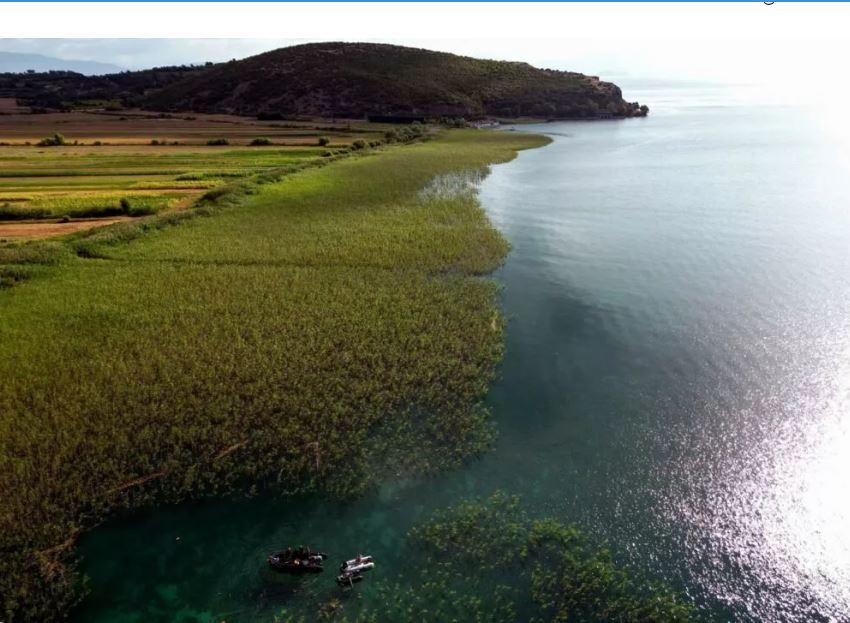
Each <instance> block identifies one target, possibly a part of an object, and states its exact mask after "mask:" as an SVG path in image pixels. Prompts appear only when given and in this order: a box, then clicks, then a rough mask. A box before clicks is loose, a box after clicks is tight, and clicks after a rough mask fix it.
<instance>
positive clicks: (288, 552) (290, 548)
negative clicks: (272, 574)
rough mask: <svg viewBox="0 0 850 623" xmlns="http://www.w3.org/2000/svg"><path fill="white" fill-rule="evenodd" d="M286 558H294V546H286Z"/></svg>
mask: <svg viewBox="0 0 850 623" xmlns="http://www.w3.org/2000/svg"><path fill="white" fill-rule="evenodd" d="M284 560H292V546H290V547H287V548H286V553H285V554H284Z"/></svg>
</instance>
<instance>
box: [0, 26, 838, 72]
mask: <svg viewBox="0 0 850 623" xmlns="http://www.w3.org/2000/svg"><path fill="white" fill-rule="evenodd" d="M718 34H721V33H718ZM309 40H312V41H318V40H319V39H309ZM362 40H370V41H384V42H388V43H398V44H402V45H412V46H417V47H426V48H431V49H437V50H444V51H449V52H456V53H461V54H468V55H472V56H479V57H485V58H496V59H503V60H522V61H527V62H530V63H532V64H534V65H537V66H543V67H549V68H553V69H569V70H574V71H581V72H584V73H591V74H598V75H601V76H602V77H604V78H605V77H607V78H612V79H613V78H620V79H622V78H624V77H625V78H628V77H632V78H640V79H646V78H651V79H656V80H675V81H681V80H686V81H697V82H699V81H721V82H733V83H747V84H749V83H768V84H776V83H779V82H781V81H783V80H787V79H788V77H789V76H792V75H801V74H803V73H805V74H807V75H810V76H817V77H820V76H821V75H822V74H823V73H824V72H826V71H829V70H831V68H833V67H834V66H835V65H836V62H837V61H839V62H841V63H842V64H843V60H842V59H844V58H847V53H848V47H850V46H848V45H847V42H846V41H836V40H829V39H826V40H819V39H817V38H813V39H805V38H798V39H765V38H762V39H759V40H755V39H728V38H724V37H723V36H717V37H716V38H695V39H692V40H688V39H683V38H675V39H674V38H665V37H664V36H663V35H662V36H659V33H654V34H653V33H649V34H648V36H646V37H635V38H630V39H623V38H619V37H617V38H613V37H608V36H606V35H605V33H604V32H600V33H599V34H598V36H596V37H594V38H585V37H582V38H574V37H573V38H569V39H567V38H563V39H561V38H535V39H529V38H475V39H466V40H461V39H441V38H406V39H393V38H383V39H374V38H363V39H362ZM306 41H308V39H0V50H2V51H7V52H34V53H39V54H45V55H47V56H55V57H58V58H62V59H72V60H94V61H104V62H109V63H113V64H116V65H119V66H121V67H124V68H127V69H141V68H145V67H151V66H155V65H171V64H183V63H201V62H204V61H224V60H229V59H231V58H243V57H246V56H250V55H252V54H257V53H260V52H264V51H266V50H270V49H274V48H277V47H281V46H286V45H293V44H296V43H302V42H306ZM841 73H843V71H842V72H841ZM838 75H839V74H833V76H832V77H833V79H840V78H838Z"/></svg>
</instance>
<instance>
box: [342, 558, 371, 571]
mask: <svg viewBox="0 0 850 623" xmlns="http://www.w3.org/2000/svg"><path fill="white" fill-rule="evenodd" d="M374 568H375V561H374V560H373V559H372V557H371V556H363V555H361V556H357V557H356V558H352V559H351V560H346V561H345V562H343V563H342V564H341V565H340V566H339V570H340V571H341V572H342V573H349V574H357V573H361V572H363V571H369V570H370V569H374Z"/></svg>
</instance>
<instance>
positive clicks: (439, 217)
mask: <svg viewBox="0 0 850 623" xmlns="http://www.w3.org/2000/svg"><path fill="white" fill-rule="evenodd" d="M543 142H545V140H544V139H542V138H540V137H533V136H529V135H518V134H517V135H515V134H508V133H486V132H476V131H457V132H450V133H448V134H446V135H444V136H442V137H441V138H439V139H438V140H433V141H430V142H426V143H419V144H414V145H410V146H404V147H392V148H385V149H382V150H379V151H373V150H369V149H364V150H362V151H358V153H357V154H356V155H355V156H354V157H349V158H346V159H342V160H338V161H334V160H335V158H328V159H323V160H322V163H330V165H329V166H322V167H313V168H306V167H305V168H303V170H300V172H295V171H296V167H297V166H298V165H290V166H292V167H293V168H291V169H280V168H279V169H275V170H274V172H273V173H269V174H268V175H267V176H265V177H260V178H255V179H254V180H253V181H251V182H247V181H246V182H234V183H233V184H231V185H228V186H224V187H220V188H213V189H211V190H209V191H207V194H206V195H205V198H204V199H202V200H201V201H200V202H199V204H198V207H197V208H194V209H192V210H190V211H189V212H187V213H186V214H187V215H188V216H180V214H181V213H174V214H170V215H169V214H164V215H160V216H155V217H152V219H153V220H152V221H150V222H148V223H146V224H145V222H144V221H140V222H139V223H140V224H136V223H132V224H129V225H128V224H121V225H117V226H114V227H108V228H104V229H102V230H99V231H97V232H95V233H91V234H88V235H86V236H83V237H77V238H74V239H71V240H68V241H65V242H61V243H38V244H31V245H18V246H14V247H10V246H7V247H3V246H0V269H3V270H5V271H7V273H8V274H7V277H6V279H7V280H8V281H11V280H13V279H15V280H16V281H15V283H14V284H13V287H8V288H5V289H3V290H0V499H3V500H4V504H3V505H2V507H0V551H3V556H2V557H0V597H1V598H2V603H0V613H2V614H4V616H5V618H4V620H6V621H29V620H39V621H42V620H51V619H57V618H61V617H62V616H63V615H64V614H65V613H67V612H68V610H69V608H71V607H72V606H73V604H74V603H75V602H76V601H77V600H78V599H79V598H80V597H81V595H82V594H83V590H82V585H81V584H80V582H79V578H78V577H77V576H76V574H75V572H74V562H73V561H74V558H73V543H74V539H75V537H76V536H77V535H78V534H79V533H80V532H81V531H83V530H86V529H89V528H91V527H92V526H94V525H97V524H98V523H99V522H101V521H103V520H105V519H106V518H108V517H110V516H112V515H114V514H115V513H117V512H126V511H130V510H133V509H138V508H142V507H146V506H151V505H155V504H162V503H170V502H177V501H179V500H183V499H187V498H193V497H199V496H210V495H229V494H234V493H238V494H244V493H246V492H251V491H254V490H255V488H256V487H263V488H270V489H273V490H276V491H281V492H284V491H285V492H293V491H304V490H315V491H323V492H327V493H329V494H334V495H340V496H348V495H354V494H357V493H358V492H361V491H362V490H363V489H364V488H366V487H369V486H372V485H373V484H374V483H375V482H376V481H378V480H379V479H381V478H383V477H385V476H386V475H388V474H399V473H405V472H410V473H423V472H428V471H433V470H438V469H445V468H447V467H451V466H455V465H458V464H459V463H461V462H462V461H464V460H465V459H467V458H468V457H470V456H473V455H475V454H476V453H480V452H482V451H484V450H485V449H486V448H487V447H488V446H489V444H490V442H491V440H492V437H493V430H492V427H491V426H490V425H489V421H488V416H487V413H486V409H484V407H483V406H482V402H481V401H482V398H483V396H484V394H485V392H486V390H487V387H488V384H489V382H490V380H491V379H492V377H493V374H494V373H495V369H496V365H497V363H498V361H499V359H500V356H501V350H502V330H503V323H502V320H501V318H500V316H499V314H498V309H497V306H496V295H497V287H496V285H495V284H494V283H493V282H492V281H490V280H488V279H482V278H479V277H477V276H476V275H481V274H484V273H487V272H488V271H490V270H492V269H493V268H495V267H496V266H497V265H498V264H499V263H500V262H501V261H502V259H503V257H504V255H505V253H506V252H507V249H508V245H507V243H506V242H505V240H504V239H503V238H502V236H501V235H500V234H499V233H498V232H497V231H496V230H495V229H493V227H492V226H491V225H490V224H489V222H488V221H487V219H486V216H485V215H484V213H483V211H482V210H481V208H480V206H479V205H478V203H477V201H476V200H475V197H474V196H472V195H468V194H463V195H459V196H456V197H451V196H449V197H429V196H426V195H423V194H422V193H421V190H422V189H423V188H425V187H426V186H427V184H428V182H429V181H430V180H432V179H433V178H435V177H437V176H439V175H444V174H448V173H451V172H452V171H457V170H480V169H481V167H482V166H486V165H487V164H489V163H491V162H498V161H504V160H508V159H510V158H512V157H513V156H514V154H515V153H516V150H518V149H523V148H528V147H533V146H536V145H540V144H542V143H543ZM251 153H255V152H253V151H252V152H251ZM302 162H312V161H307V160H302ZM287 171H288V172H290V173H291V174H289V175H286V174H285V173H286V172H287ZM281 176H282V177H281ZM276 180H277V181H276ZM262 182H266V183H264V184H263V183H262ZM27 271H35V273H36V274H35V276H34V277H33V278H29V279H28V277H32V275H30V274H23V273H26V272H27ZM19 276H20V277H21V279H18V277H19ZM412 450H417V451H412Z"/></svg>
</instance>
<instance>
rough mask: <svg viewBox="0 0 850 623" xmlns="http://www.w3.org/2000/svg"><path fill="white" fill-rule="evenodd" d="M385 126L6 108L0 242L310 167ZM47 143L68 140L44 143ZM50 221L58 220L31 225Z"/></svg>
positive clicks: (162, 206)
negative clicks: (239, 181)
mask: <svg viewBox="0 0 850 623" xmlns="http://www.w3.org/2000/svg"><path fill="white" fill-rule="evenodd" d="M7 110H9V108H8V107H7ZM384 132H385V128H384V127H382V126H378V125H374V124H367V123H364V122H360V123H359V124H358V123H349V122H345V121H343V122H309V123H308V122H262V121H257V120H253V119H245V118H240V117H229V116H226V115H191V116H184V117H181V116H172V115H155V114H151V113H141V112H123V113H121V114H118V113H115V114H112V113H104V112H97V113H96V112H72V113H49V114H23V113H20V112H6V113H5V114H0V239H3V238H9V239H11V238H29V237H39V236H42V237H44V236H54V235H62V234H64V233H71V232H74V231H79V230H81V229H88V228H93V227H97V226H101V225H104V224H109V223H111V222H114V219H115V218H116V217H138V216H147V215H151V214H156V213H158V212H162V211H170V210H180V209H183V208H186V207H187V206H188V205H190V204H191V203H192V201H194V200H195V199H197V198H198V197H199V196H200V195H202V194H203V193H204V192H206V191H208V190H209V189H211V188H215V187H217V186H220V185H222V184H224V183H226V182H227V181H232V180H234V179H237V178H242V177H248V176H251V175H255V174H257V173H261V172H264V171H270V170H273V169H278V168H281V167H288V166H297V165H300V164H304V163H306V162H308V161H310V160H315V159H318V158H320V157H326V156H327V155H328V154H329V153H333V152H335V151H340V150H345V149H348V148H349V146H350V145H351V144H352V143H353V142H354V141H357V140H362V141H375V140H380V139H382V138H383V136H384ZM57 134H58V135H61V139H58V140H55V139H54V138H53V137H56V135H57ZM320 139H321V141H320ZM44 142H58V143H59V144H53V145H39V143H44ZM320 142H321V143H327V144H324V145H320V144H319V143H320ZM252 143H253V144H252ZM71 219H86V220H85V221H84V222H83V223H80V222H75V223H70V222H69V221H70V220H71ZM97 219H107V220H105V221H98V220H97ZM45 220H47V221H52V222H53V223H54V226H51V227H43V226H38V227H34V226H32V223H31V221H45ZM22 221H30V223H22Z"/></svg>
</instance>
